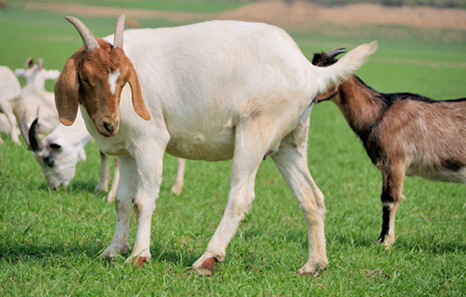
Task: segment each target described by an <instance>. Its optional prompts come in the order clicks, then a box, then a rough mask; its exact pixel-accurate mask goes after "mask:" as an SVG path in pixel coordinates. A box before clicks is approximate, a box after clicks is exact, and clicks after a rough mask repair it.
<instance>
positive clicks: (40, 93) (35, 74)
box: [15, 63, 60, 134]
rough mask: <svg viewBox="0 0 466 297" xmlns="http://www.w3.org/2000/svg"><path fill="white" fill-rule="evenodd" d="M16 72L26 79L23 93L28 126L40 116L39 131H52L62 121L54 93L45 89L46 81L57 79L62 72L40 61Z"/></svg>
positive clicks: (44, 132)
mask: <svg viewBox="0 0 466 297" xmlns="http://www.w3.org/2000/svg"><path fill="white" fill-rule="evenodd" d="M15 74H16V76H18V77H23V78H25V79H26V85H25V86H24V88H23V89H22V95H23V98H24V103H25V106H26V118H27V123H28V126H29V125H30V124H31V122H32V121H33V120H34V119H35V118H36V117H39V125H38V132H39V133H40V134H47V133H50V132H51V131H52V130H53V129H55V127H57V126H58V124H59V123H60V121H59V120H58V113H57V108H56V107H55V99H54V94H53V93H52V92H48V91H46V90H45V81H46V80H48V79H56V78H57V77H58V75H59V74H60V72H59V71H58V70H46V69H44V68H43V67H42V63H39V65H32V67H30V68H27V69H16V70H15Z"/></svg>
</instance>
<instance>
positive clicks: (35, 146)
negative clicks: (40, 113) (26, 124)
mask: <svg viewBox="0 0 466 297" xmlns="http://www.w3.org/2000/svg"><path fill="white" fill-rule="evenodd" d="M38 121H39V118H36V119H35V120H34V121H33V122H32V124H31V128H30V129H29V133H28V134H29V141H30V144H31V149H32V151H34V152H40V151H41V150H42V149H44V144H43V143H42V140H40V138H39V135H38V134H37V129H36V127H37V122H38Z"/></svg>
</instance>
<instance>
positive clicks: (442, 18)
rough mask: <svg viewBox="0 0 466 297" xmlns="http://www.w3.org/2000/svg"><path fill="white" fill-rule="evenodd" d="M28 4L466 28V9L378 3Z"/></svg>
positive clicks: (196, 16) (189, 16)
mask: <svg viewBox="0 0 466 297" xmlns="http://www.w3.org/2000/svg"><path fill="white" fill-rule="evenodd" d="M26 7H27V8H30V9H45V10H53V11H57V12H61V13H69V14H75V15H87V16H88V15H99V16H119V15H121V14H125V15H126V16H127V17H132V18H164V19H167V20H171V21H176V22H182V21H203V20H211V19H234V20H246V21H259V22H266V23H270V24H275V25H278V26H281V27H285V28H288V29H296V30H305V29H306V28H310V27H312V26H313V25H315V24H316V23H336V24H342V25H361V24H380V25H400V26H411V27H421V28H435V29H442V28H448V29H458V30H466V9H450V8H433V7H408V6H402V7H386V6H381V5H376V4H350V5H345V6H336V7H323V6H320V5H317V4H312V3H309V2H304V1H295V2H293V3H291V4H287V3H285V2H283V1H279V0H273V1H261V2H255V3H252V4H249V5H245V6H243V7H240V8H238V9H235V10H231V11H227V12H224V13H220V14H207V13H205V14H204V13H185V12H170V11H156V10H143V9H121V8H102V7H93V6H85V5H77V4H55V3H34V2H29V3H28V4H27V6H26Z"/></svg>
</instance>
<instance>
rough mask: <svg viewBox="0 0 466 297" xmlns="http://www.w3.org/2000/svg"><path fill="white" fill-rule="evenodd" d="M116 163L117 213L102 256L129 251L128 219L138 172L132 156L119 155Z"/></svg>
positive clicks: (113, 255)
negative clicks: (110, 240)
mask: <svg viewBox="0 0 466 297" xmlns="http://www.w3.org/2000/svg"><path fill="white" fill-rule="evenodd" d="M118 163H119V166H120V168H121V182H120V183H119V184H118V188H117V192H116V196H115V208H116V215H117V221H116V226H115V235H114V236H113V240H112V243H111V245H110V246H109V247H107V248H106V249H105V251H104V252H103V253H102V256H103V257H104V258H113V257H115V256H116V255H119V254H122V255H125V254H127V253H128V252H129V244H128V239H129V220H130V216H131V206H132V204H133V199H134V198H135V195H136V191H137V186H138V177H137V176H138V172H137V167H136V162H135V160H134V159H133V158H132V157H128V156H125V157H119V158H118Z"/></svg>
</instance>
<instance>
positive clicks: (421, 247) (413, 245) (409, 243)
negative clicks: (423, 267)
mask: <svg viewBox="0 0 466 297" xmlns="http://www.w3.org/2000/svg"><path fill="white" fill-rule="evenodd" d="M327 240H328V241H327V244H331V245H346V246H351V247H356V248H372V247H380V248H381V249H386V248H385V246H384V245H383V244H379V243H377V241H376V238H375V237H374V238H367V237H356V236H355V237H348V236H334V237H332V238H327ZM391 249H393V250H405V251H414V252H415V251H417V250H418V251H425V252H430V253H433V254H438V255H441V254H445V253H454V252H457V251H462V252H464V251H466V243H465V242H457V241H455V240H454V239H452V240H451V241H449V242H443V243H432V242H428V240H427V239H426V240H425V241H423V242H415V241H413V240H406V239H401V238H400V239H398V240H397V241H396V242H395V243H394V245H393V246H392V247H391Z"/></svg>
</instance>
